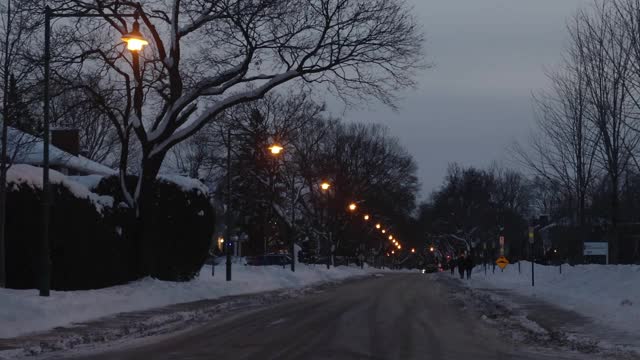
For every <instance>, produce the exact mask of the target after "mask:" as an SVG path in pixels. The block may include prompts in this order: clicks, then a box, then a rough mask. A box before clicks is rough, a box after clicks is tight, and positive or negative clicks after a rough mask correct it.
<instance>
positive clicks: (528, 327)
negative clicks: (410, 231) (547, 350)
mask: <svg viewBox="0 0 640 360" xmlns="http://www.w3.org/2000/svg"><path fill="white" fill-rule="evenodd" d="M447 275H448V274H447ZM440 280H441V281H444V282H446V283H448V284H449V285H450V286H452V288H454V289H456V292H457V295H456V296H455V298H456V299H457V300H460V301H463V302H464V303H465V304H466V305H467V306H468V307H471V308H473V310H474V311H478V312H480V313H482V315H481V316H482V317H483V319H485V320H486V321H488V322H493V323H495V324H497V325H498V326H499V327H500V328H502V329H503V330H504V331H505V333H507V334H508V335H509V336H510V337H512V338H514V339H519V340H522V341H525V342H527V343H531V344H535V345H538V346H542V347H551V348H553V347H561V348H568V349H571V350H574V351H578V352H581V353H585V354H594V353H599V354H602V356H606V357H609V358H615V359H638V358H640V337H638V336H637V334H633V333H630V332H625V331H622V330H616V329H613V328H612V327H609V326H607V325H606V324H599V323H596V322H595V321H594V320H592V319H590V318H588V317H586V316H584V315H581V314H579V313H577V312H575V311H572V310H567V309H564V308H561V307H559V306H556V305H554V304H551V303H549V302H546V301H544V300H542V299H540V298H537V297H535V296H527V295H522V294H518V293H516V292H515V291H513V290H508V289H496V288H483V287H473V288H472V287H469V286H468V283H467V280H463V281H460V280H459V279H457V278H453V277H448V276H442V277H441V278H440ZM471 281H473V279H472V280H471ZM470 300H471V301H470Z"/></svg>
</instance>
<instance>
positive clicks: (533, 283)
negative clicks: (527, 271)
mask: <svg viewBox="0 0 640 360" xmlns="http://www.w3.org/2000/svg"><path fill="white" fill-rule="evenodd" d="M534 241H535V234H534V228H533V226H529V245H530V248H531V286H532V287H533V286H536V277H535V269H534V266H533V263H534V262H535V261H534V260H535V257H534V256H533V242H534Z"/></svg>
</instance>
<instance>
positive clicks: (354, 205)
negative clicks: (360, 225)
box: [349, 203, 358, 211]
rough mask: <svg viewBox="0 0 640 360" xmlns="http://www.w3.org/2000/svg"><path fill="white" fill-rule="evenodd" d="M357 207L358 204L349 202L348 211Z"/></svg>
mask: <svg viewBox="0 0 640 360" xmlns="http://www.w3.org/2000/svg"><path fill="white" fill-rule="evenodd" d="M357 208H358V205H356V203H351V204H349V211H356V209H357Z"/></svg>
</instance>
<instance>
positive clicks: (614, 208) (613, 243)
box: [609, 176, 620, 264]
mask: <svg viewBox="0 0 640 360" xmlns="http://www.w3.org/2000/svg"><path fill="white" fill-rule="evenodd" d="M619 192H620V189H619V178H618V176H612V177H611V229H609V244H610V245H609V249H610V251H611V254H609V262H610V263H612V264H617V263H618V262H619V261H620V259H619V252H620V244H619V242H620V239H618V207H619V199H618V198H619Z"/></svg>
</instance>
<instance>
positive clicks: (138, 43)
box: [122, 19, 149, 51]
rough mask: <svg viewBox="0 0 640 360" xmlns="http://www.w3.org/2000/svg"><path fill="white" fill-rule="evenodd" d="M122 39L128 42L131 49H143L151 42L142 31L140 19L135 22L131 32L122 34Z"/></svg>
mask: <svg viewBox="0 0 640 360" xmlns="http://www.w3.org/2000/svg"><path fill="white" fill-rule="evenodd" d="M122 41H124V42H126V43H127V49H129V51H141V50H142V48H143V47H144V46H146V45H149V42H148V41H147V40H146V39H145V38H144V36H143V35H142V33H141V32H140V24H139V23H138V19H136V21H135V22H134V23H133V29H131V32H130V33H128V34H125V35H124V36H122Z"/></svg>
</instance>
